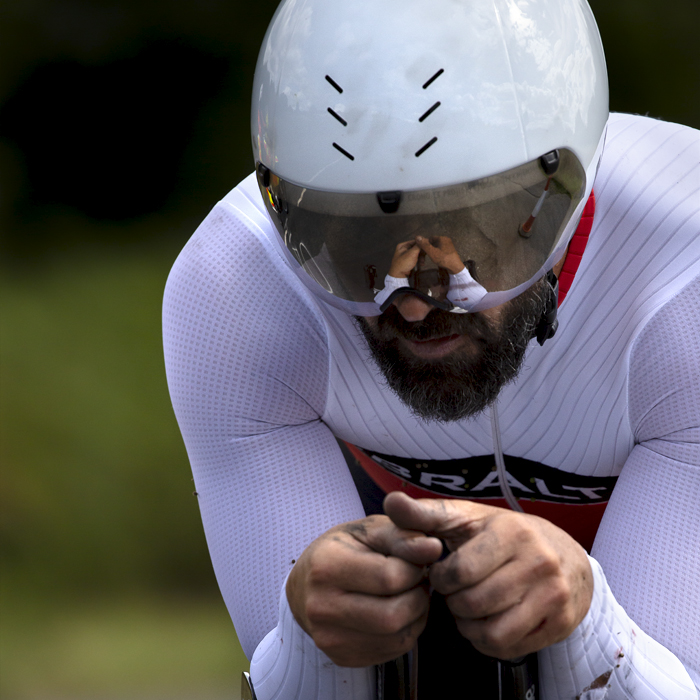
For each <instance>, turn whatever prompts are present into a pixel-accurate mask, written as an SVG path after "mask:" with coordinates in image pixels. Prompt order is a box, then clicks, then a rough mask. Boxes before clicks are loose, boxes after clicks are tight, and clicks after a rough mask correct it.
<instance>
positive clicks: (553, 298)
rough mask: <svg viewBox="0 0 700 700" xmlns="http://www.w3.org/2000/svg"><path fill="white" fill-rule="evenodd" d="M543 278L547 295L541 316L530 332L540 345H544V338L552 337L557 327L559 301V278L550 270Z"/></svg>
mask: <svg viewBox="0 0 700 700" xmlns="http://www.w3.org/2000/svg"><path fill="white" fill-rule="evenodd" d="M544 279H545V290H546V291H545V294H546V295H547V303H546V304H545V307H544V310H543V311H542V316H541V317H540V320H539V322H538V323H537V326H536V327H535V330H534V332H533V334H532V337H533V338H537V342H538V343H539V344H540V345H544V341H545V340H549V339H550V338H553V337H554V334H555V333H556V332H557V328H558V327H559V321H558V320H557V307H558V301H559V279H558V278H557V276H556V275H555V274H554V271H553V270H550V271H549V272H548V273H547V274H546V275H545V277H544Z"/></svg>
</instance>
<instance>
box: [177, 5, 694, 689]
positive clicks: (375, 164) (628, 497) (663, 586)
mask: <svg viewBox="0 0 700 700" xmlns="http://www.w3.org/2000/svg"><path fill="white" fill-rule="evenodd" d="M252 126H253V145H254V153H255V162H256V169H255V173H254V174H253V175H251V176H250V177H249V178H247V179H246V180H244V181H243V182H242V183H241V184H240V185H238V186H237V187H236V188H235V189H234V190H233V191H232V192H230V193H229V194H228V195H227V196H226V197H225V198H224V199H223V200H222V201H221V202H220V203H219V204H217V205H216V207H215V208H214V209H213V210H212V212H211V213H210V215H209V216H208V217H207V218H206V220H205V221H204V222H203V224H202V225H201V226H200V228H199V229H198V230H197V232H196V233H195V235H194V236H193V237H192V239H191V240H190V241H189V243H188V244H187V246H186V247H185V249H184V250H183V252H182V253H181V255H180V257H179V258H178V261H177V262H176V264H175V266H174V268H173V271H172V273H171V275H170V278H169V280H168V285H167V289H166V295H165V302H164V344H165V357H166V367H167V372H168V382H169V388H170V392H171V397H172V401H173V405H174V408H175V412H176V415H177V418H178V422H179V425H180V428H181V430H182V434H183V437H184V440H185V444H186V446H187V450H188V454H189V458H190V461H191V464H192V469H193V473H194V477H195V482H196V487H197V493H198V497H199V505H200V508H201V512H202V518H203V522H204V527H205V532H206V536H207V542H208V545H209V548H210V552H211V557H212V561H213V564H214V568H215V571H216V575H217V578H218V581H219V585H220V587H221V590H222V593H223V596H224V599H225V600H226V603H227V605H228V608H229V611H230V613H231V617H232V619H233V621H234V624H235V626H236V631H237V633H238V636H239V639H240V641H241V644H242V646H243V649H244V650H245V652H246V654H247V655H248V657H249V658H251V659H252V663H251V673H250V675H251V678H252V685H253V686H254V690H252V689H251V690H250V691H249V692H250V693H253V692H254V693H255V694H256V695H257V698H258V700H271V699H273V698H274V699H278V700H284V699H286V698H290V699H291V698H303V699H304V700H306V699H309V700H316V699H318V700H329V699H331V700H344V699H350V698H352V699H353V700H374V699H375V698H387V697H388V698H391V700H394V699H395V698H400V699H401V700H403V698H416V697H418V698H420V700H431V699H432V698H444V697H471V696H474V697H479V698H486V699H489V698H503V697H506V698H533V697H535V696H536V695H537V694H538V693H539V696H540V697H542V698H566V699H567V700H568V699H571V700H573V699H574V698H582V699H583V698H587V699H592V698H603V697H604V698H606V700H618V699H622V698H637V699H641V698H668V699H669V700H686V699H687V700H691V699H692V700H697V697H698V693H697V689H698V686H700V647H698V640H699V639H700V619H699V613H698V611H699V610H700V569H699V564H698V548H697V543H698V541H700V518H698V505H697V504H698V502H700V428H699V427H698V426H699V425H700V382H699V381H698V377H699V376H700V368H699V363H698V352H697V347H698V346H699V345H700V324H699V323H698V318H700V243H699V237H698V231H699V230H700V205H699V202H700V198H699V197H698V181H699V178H700V166H699V160H700V159H699V157H698V155H699V153H700V140H699V139H698V134H697V132H695V131H693V130H692V129H688V128H685V127H682V126H679V125H675V124H666V123H663V122H658V121H655V120H652V119H648V118H643V117H635V116H629V115H610V114H609V113H608V102H607V82H606V76H605V63H604V58H603V54H602V49H601V46H600V39H599V36H598V33H597V29H596V27H595V22H594V20H593V17H592V15H591V13H590V9H589V8H588V6H587V5H586V4H585V0H564V1H563V2H562V1H561V0H557V1H555V0H536V1H535V2H531V3H511V2H508V1H507V0H470V2H454V0H432V2H430V3H425V2H423V3H421V2H419V1H418V0H410V1H409V2H406V0H403V1H402V2H399V1H398V0H381V2H376V1H373V2H370V0H357V1H356V2H353V3H346V2H341V0H303V1H302V0H286V1H285V2H283V3H282V4H281V5H280V7H279V9H278V11H277V13H276V15H275V18H274V19H273V22H272V24H271V25H270V29H269V30H268V34H267V36H266V38H265V42H264V44H263V47H262V50H261V54H260V60H259V63H258V69H257V72H256V80H255V91H254V99H253V120H252ZM535 340H536V341H537V342H534V341H535ZM387 494H388V495H387ZM470 694H471V695H470Z"/></svg>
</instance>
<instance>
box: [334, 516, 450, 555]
mask: <svg viewBox="0 0 700 700" xmlns="http://www.w3.org/2000/svg"><path fill="white" fill-rule="evenodd" d="M339 529H340V530H342V531H344V532H346V533H348V534H349V535H351V536H352V538H353V539H354V540H356V541H357V542H358V543H361V544H362V545H364V546H365V547H367V548H368V549H370V550H372V551H374V552H379V553H380V554H384V555H387V556H394V557H399V558H401V559H403V560H405V561H407V562H410V563H411V564H414V565H416V566H421V567H422V566H426V565H428V564H432V563H433V562H435V561H437V560H438V559H439V558H440V554H441V553H442V544H441V543H440V541H439V540H437V539H436V538H434V537H426V536H425V534H424V533H423V532H416V531H407V530H405V529H402V528H398V527H396V525H395V524H394V523H392V522H391V520H390V519H389V518H387V517H386V516H384V515H377V516H372V517H370V518H364V519H363V520H357V521H354V522H351V523H345V524H344V525H341V526H339Z"/></svg>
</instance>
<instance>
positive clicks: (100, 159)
mask: <svg viewBox="0 0 700 700" xmlns="http://www.w3.org/2000/svg"><path fill="white" fill-rule="evenodd" d="M276 4H277V3H276V0H257V1H256V2H241V1H240V0H238V1H234V0H230V1H228V2H227V1H225V0H184V1H181V2H177V3H173V2H168V1H167V0H150V1H146V2H140V1H138V0H63V1H62V2H60V1H59V2H56V1H55V0H54V1H52V0H24V1H23V2H12V1H11V0H3V4H2V6H0V23H1V25H2V28H3V29H2V31H3V37H2V48H0V60H1V61H2V63H3V66H2V67H0V99H2V98H4V106H3V107H2V108H1V109H0V139H1V140H2V151H0V157H2V171H1V172H0V175H1V177H2V181H1V182H2V188H3V190H4V192H3V197H2V211H1V212H0V216H1V220H0V223H2V228H3V239H4V245H3V248H4V251H5V255H6V256H10V258H12V259H15V260H16V261H17V260H19V259H24V260H26V261H31V260H36V259H37V258H38V257H42V256H43V255H46V254H49V255H50V254H52V252H55V251H57V250H60V249H61V248H65V247H66V246H67V245H69V244H71V245H73V244H76V243H77V244H79V243H80V241H81V238H82V237H87V238H90V236H91V235H96V234H95V233H92V234H91V233H89V231H90V230H91V229H90V227H86V228H85V230H84V231H82V232H79V231H75V230H73V231H72V233H71V232H68V231H66V230H65V229H66V228H67V226H66V225H61V223H60V221H61V218H60V217H61V215H64V216H65V215H66V214H71V213H78V214H79V215H80V216H83V217H87V218H88V219H90V220H109V221H122V222H128V221H132V220H138V219H140V218H143V217H147V216H148V215H150V214H154V213H157V214H158V216H159V217H160V218H161V220H163V219H165V220H167V221H170V222H172V226H171V229H170V231H171V232H170V234H169V235H171V236H176V237H177V242H178V243H181V242H182V239H183V238H184V237H185V236H186V234H187V233H188V232H189V231H190V230H191V227H192V226H193V225H194V224H195V222H196V221H197V220H198V219H200V218H201V217H202V216H203V215H204V214H205V213H206V211H207V210H208V208H209V207H210V206H211V204H212V203H213V202H215V201H216V200H217V199H218V198H219V197H220V196H221V195H223V194H224V193H225V192H226V191H227V190H228V189H230V188H231V187H232V186H233V185H234V184H236V182H237V181H238V180H240V179H241V178H242V177H243V176H245V175H246V174H247V172H248V171H249V170H250V167H251V161H250V144H249V135H248V110H249V102H250V97H249V96H250V90H251V84H252V73H253V68H254V65H255V60H256V56H257V50H258V46H259V43H260V40H261V38H262V36H263V33H264V30H265V27H266V25H267V23H268V21H269V19H270V17H271V15H272V13H273V11H274V8H275V6H276ZM593 8H594V11H595V13H596V16H597V18H598V21H599V25H600V29H601V34H602V36H603V41H604V44H605V47H606V53H607V58H608V67H609V74H610V83H611V107H612V109H613V110H615V111H629V112H636V113H641V114H649V115H651V116H654V117H659V118H662V119H666V120H671V121H678V122H681V123H685V124H689V125H692V126H695V127H700V101H699V100H700V98H699V94H700V91H699V90H698V87H699V85H698V82H699V70H698V56H699V55H700V52H698V51H697V47H696V45H695V43H696V42H695V36H694V35H695V33H696V32H697V27H698V26H700V3H698V2H697V0H670V1H669V2H667V3H661V2H658V0H615V2H608V1H603V0H594V2H593ZM54 217H58V218H57V219H55V221H56V225H52V223H53V222H54ZM70 228H73V229H74V228H76V227H70ZM78 228H80V227H78ZM152 229H153V234H152V235H153V236H154V237H156V236H159V235H163V234H162V231H163V230H164V229H163V228H162V227H152ZM99 235H100V236H101V237H103V238H105V237H109V235H110V234H109V233H107V232H105V231H101V232H100V233H99ZM111 235H112V237H116V238H117V239H118V243H120V244H122V243H127V244H128V243H129V242H130V241H131V239H132V238H133V237H137V236H138V237H142V236H143V229H142V228H141V227H138V226H136V227H133V228H130V227H128V226H126V227H124V226H122V227H118V228H116V229H114V230H113V231H112V234H111Z"/></svg>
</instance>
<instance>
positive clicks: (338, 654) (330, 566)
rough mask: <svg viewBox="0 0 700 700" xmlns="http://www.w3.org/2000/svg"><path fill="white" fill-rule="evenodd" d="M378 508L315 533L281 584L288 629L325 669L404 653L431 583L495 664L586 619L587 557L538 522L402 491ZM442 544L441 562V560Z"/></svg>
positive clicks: (421, 619) (423, 613)
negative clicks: (292, 621)
mask: <svg viewBox="0 0 700 700" xmlns="http://www.w3.org/2000/svg"><path fill="white" fill-rule="evenodd" d="M384 509H385V512H386V513H387V515H385V516H382V515H376V516H370V517H367V518H363V519H362V520H357V521H354V522H351V523H345V524H343V525H339V526H337V527H334V528H332V529H331V530H329V531H328V532H326V533H325V534H323V535H322V536H321V537H319V538H318V539H317V540H315V541H314V542H313V543H312V544H311V545H309V547H307V549H306V550H305V551H304V552H303V554H302V556H301V557H300V558H299V561H298V562H297V563H296V565H295V567H294V569H293V570H292V572H291V574H290V576H289V579H288V581H287V598H288V600H289V604H290V607H291V610H292V612H293V614H294V616H295V618H296V620H297V622H298V623H299V624H300V625H301V627H302V628H303V629H304V630H305V631H306V632H307V633H308V634H309V635H311V637H312V638H313V639H314V642H315V643H316V645H317V646H318V647H319V648H320V649H321V650H322V651H324V652H325V653H326V654H327V655H328V656H329V657H330V658H331V660H332V661H333V662H334V663H336V664H338V665H340V666H370V665H372V664H378V663H382V662H384V661H388V660H391V659H394V658H397V657H398V656H401V654H404V653H405V652H407V651H408V650H410V649H411V648H412V647H413V646H414V644H415V642H416V640H417V638H418V636H419V635H420V633H421V632H422V631H423V629H424V627H425V623H426V620H427V616H428V609H429V604H430V593H429V585H430V586H432V587H433V588H434V589H435V590H437V591H438V592H440V593H442V594H443V595H445V597H446V600H447V605H448V607H449V609H450V611H451V612H452V614H453V616H454V618H455V621H456V623H457V627H458V629H459V631H460V632H461V634H462V635H463V636H464V637H466V638H467V639H469V640H470V641H471V643H472V644H473V645H474V647H475V648H476V649H478V650H479V651H481V652H482V653H484V654H487V655H488V656H493V657H496V658H500V659H511V658H516V657H519V656H522V655H524V654H528V653H530V652H533V651H537V650H539V649H542V648H544V647H546V646H549V645H550V644H553V643H555V642H558V641H561V640H562V639H565V638H566V637H568V636H569V635H570V634H571V632H572V631H573V630H574V629H575V627H576V626H577V625H578V624H579V623H580V622H581V620H582V619H583V618H584V616H585V615H586V612H587V611H588V608H589V606H590V601H591V597H592V594H593V576H592V572H591V569H590V565H589V563H588V558H587V557H586V553H585V551H584V550H583V548H582V547H581V546H580V545H578V544H577V543H576V542H575V541H574V540H573V539H572V538H571V537H570V536H569V535H567V534H566V533H565V532H564V531H563V530H561V529H559V528H558V527H556V526H555V525H552V523H550V522H548V521H547V520H543V519H542V518H538V517H536V516H533V515H527V514H523V513H515V512H513V511H509V510H505V509H502V508H495V507H493V506H486V505H483V504H479V503H473V502H470V501H461V500H445V499H419V500H413V499H411V498H409V497H408V496H406V495H405V494H403V493H399V492H395V493H392V494H389V495H388V496H387V498H386V499H385V502H384ZM443 541H444V542H445V543H446V545H447V547H448V549H449V550H450V554H449V556H447V557H446V558H445V559H443V560H442V561H438V559H439V558H440V555H441V553H442V542H443Z"/></svg>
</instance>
